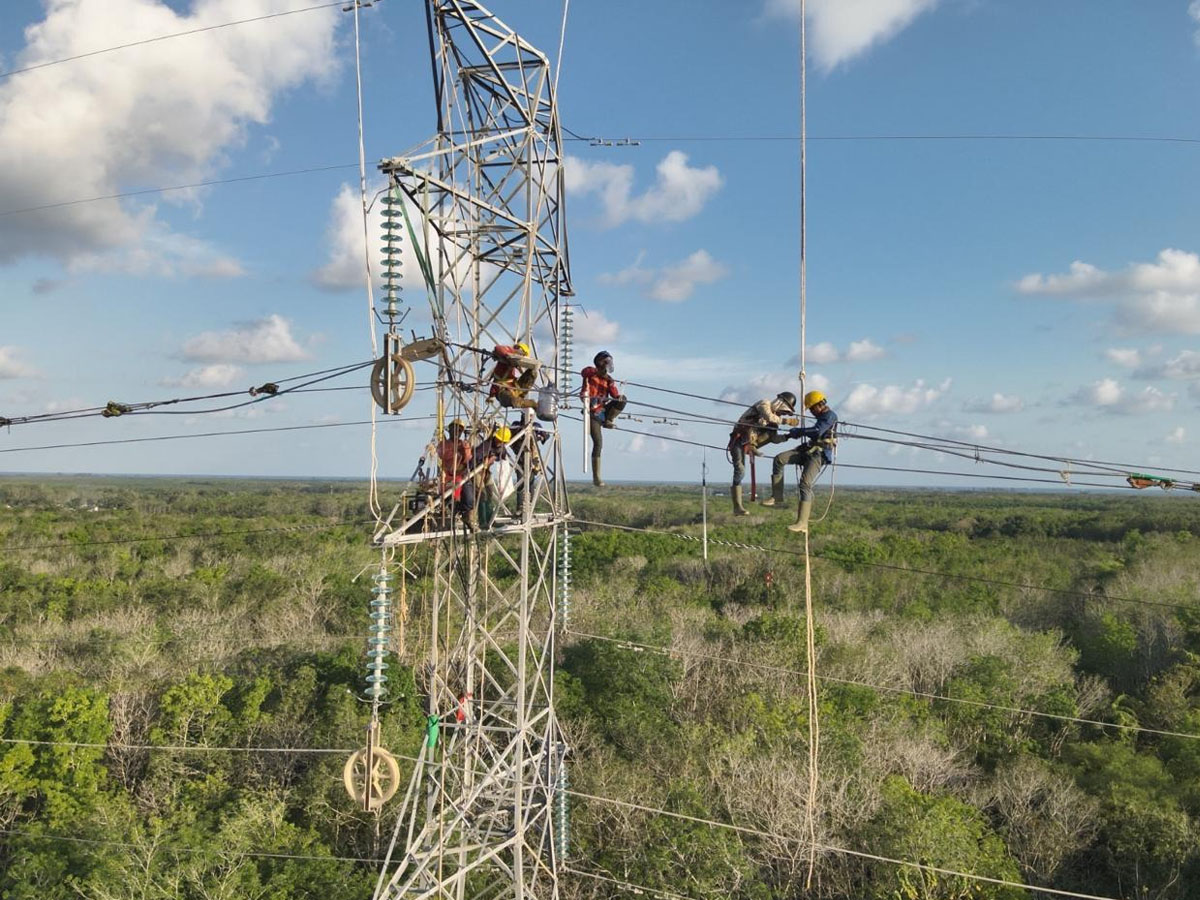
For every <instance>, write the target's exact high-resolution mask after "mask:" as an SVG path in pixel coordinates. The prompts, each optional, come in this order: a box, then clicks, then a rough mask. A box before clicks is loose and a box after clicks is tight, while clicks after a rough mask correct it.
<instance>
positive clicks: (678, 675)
mask: <svg viewBox="0 0 1200 900" xmlns="http://www.w3.org/2000/svg"><path fill="white" fill-rule="evenodd" d="M698 499H699V498H698V496H697V495H696V493H695V492H693V491H686V492H685V491H684V490H682V489H675V488H669V489H650V488H608V489H605V491H604V492H601V493H596V492H586V491H580V492H579V493H577V494H575V495H574V496H573V503H574V509H575V513H576V515H577V516H579V517H580V518H582V519H588V520H596V521H602V522H609V523H615V524H625V525H632V526H635V527H646V528H651V529H657V530H661V531H672V530H678V531H684V532H687V533H690V534H696V533H697V527H696V525H697V523H698V521H699V503H698ZM822 499H823V498H822ZM366 507H367V504H366V492H365V489H364V488H363V487H361V486H359V485H354V484H348V483H334V484H330V483H322V484H298V483H297V484H293V483H283V482H255V483H249V482H247V483H243V482H236V481H193V482H185V481H182V480H179V481H171V480H144V481H135V480H99V479H97V480H75V481H68V480H64V481H61V482H48V481H45V480H42V481H38V480H33V479H28V478H9V479H5V480H3V481H0V547H3V548H4V553H3V555H2V556H0V737H3V738H4V739H5V743H3V744H0V897H4V898H33V897H37V898H46V900H54V898H67V897H87V898H118V897H138V898H146V900H151V898H168V897H170V898H176V897H181V898H206V900H207V898H235V897H237V898H243V897H262V898H278V900H285V898H299V897H321V898H324V900H340V898H347V900H348V898H364V897H369V896H370V895H371V891H372V888H373V887H374V880H375V877H376V875H377V873H378V864H377V863H374V862H371V860H373V859H375V858H377V857H379V856H381V855H382V853H383V851H384V849H386V843H387V840H388V839H389V838H390V833H391V826H392V821H393V819H392V818H391V817H392V816H394V815H395V814H396V810H395V808H394V807H395V806H396V805H398V804H396V803H395V802H394V803H393V804H391V805H389V807H388V808H385V810H384V812H383V814H382V815H381V816H380V817H379V819H378V821H377V819H376V817H375V816H372V815H368V814H364V813H361V812H358V811H356V810H355V809H354V807H353V804H352V803H351V802H350V801H349V799H348V798H347V797H346V795H345V792H344V790H343V788H342V786H341V780H340V773H341V767H342V764H343V762H344V761H345V757H346V754H345V753H340V752H339V753H326V754H317V753H277V752H262V751H261V750H255V749H253V748H345V749H347V750H348V749H349V748H355V747H358V746H360V745H361V743H362V740H363V734H364V729H365V726H366V723H367V718H368V712H369V710H368V708H367V706H366V705H365V704H364V703H362V702H361V701H360V700H359V699H358V698H357V696H356V695H357V693H358V692H359V691H360V690H361V687H362V676H363V667H362V653H363V649H364V646H365V629H366V620H367V612H366V610H367V601H368V600H369V588H368V585H367V584H365V583H364V582H363V580H359V581H357V582H355V581H354V579H355V576H356V575H358V573H359V572H360V571H361V570H362V569H363V567H364V566H366V565H367V564H369V563H370V562H371V561H372V560H374V559H375V558H376V555H375V553H374V552H373V551H371V550H370V549H369V548H368V547H367V546H366V540H365V537H366V535H367V533H368V530H369V527H368V525H367V524H366V522H367V519H368V518H369V516H368V513H367V509H366ZM822 508H823V507H822V505H821V504H820V503H819V504H818V512H820V510H821V509H822ZM713 520H714V525H713V527H712V528H711V530H710V534H711V536H712V537H715V538H719V539H726V540H733V541H743V542H749V543H753V544H758V545H762V546H767V547H776V548H781V549H782V550H785V551H795V550H797V549H799V547H800V546H801V545H800V544H798V543H797V540H796V537H795V536H794V535H792V534H790V533H789V532H787V531H786V530H785V529H784V524H785V523H786V522H787V521H789V519H788V516H787V514H786V513H772V512H769V511H766V510H764V511H762V512H761V513H756V514H755V515H754V516H752V517H751V518H750V519H748V520H740V521H738V522H736V523H735V522H734V521H733V520H731V519H729V518H728V516H727V513H725V512H724V510H723V508H722V510H721V511H720V512H719V513H717V514H716V515H715V516H714V517H713ZM812 547H813V551H814V553H815V554H816V556H817V559H816V560H815V561H814V564H813V572H812V576H813V590H814V596H815V598H816V606H817V623H818V633H817V643H818V656H817V664H818V671H819V673H820V674H821V675H822V676H823V679H824V680H823V681H822V682H821V692H820V702H821V706H820V733H821V770H820V792H819V802H818V806H817V829H818V840H819V841H820V843H821V844H822V845H825V846H826V847H832V848H843V849H848V850H853V851H865V852H868V853H871V854H875V855H877V856H883V857H891V858H897V859H905V860H912V861H919V862H922V863H926V864H928V865H930V866H934V867H938V868H942V869H948V870H955V871H962V872H970V873H977V874H981V875H987V876H989V877H991V878H995V879H999V880H1002V881H1014V882H1027V883H1034V884H1040V885H1047V886H1053V887H1058V888H1062V889H1067V890H1074V891H1082V892H1087V893H1094V894H1100V895H1104V896H1110V897H1122V898H1125V897H1128V898H1132V897H1138V898H1143V897H1147V898H1163V900H1168V898H1187V897H1191V896H1195V895H1196V891H1197V888H1196V887H1195V885H1197V884H1200V849H1198V841H1197V838H1198V837H1200V834H1198V832H1200V827H1198V824H1197V823H1198V822H1200V765H1198V763H1200V739H1197V738H1193V737H1190V736H1189V735H1192V734H1196V735H1200V597H1197V584H1198V579H1200V555H1198V550H1200V498H1195V497H1192V496H1190V495H1162V494H1158V493H1156V494H1155V495H1145V494H1120V495H1106V496H1097V495H1081V494H1069V493H1044V494H1036V495H1033V494H990V493H968V492H963V493H951V492H917V491H892V492H883V491H853V490H845V489H842V488H839V489H838V496H837V498H836V502H835V504H834V506H833V508H832V510H831V511H830V512H829V514H828V517H827V518H826V519H825V520H824V521H821V522H819V523H818V524H817V525H815V526H814V536H813V540H812ZM572 549H573V551H574V553H573V557H574V563H575V570H576V585H577V590H576V593H575V597H574V602H573V605H572V612H571V620H570V622H569V629H570V630H569V631H568V632H567V633H566V634H565V635H564V636H563V640H562V645H561V654H560V657H561V666H560V670H559V673H558V697H559V702H560V709H559V713H560V717H561V719H562V721H563V725H564V728H565V730H566V732H567V734H568V737H569V740H570V742H571V745H572V748H573V752H572V757H571V759H572V783H573V786H574V787H575V788H577V789H578V790H579V791H581V792H582V793H585V794H592V795H596V796H603V797H609V798H616V799H621V800H626V801H633V802H635V803H637V804H639V805H642V806H647V807H652V808H660V809H667V810H670V811H672V812H676V813H680V814H682V815H685V816H692V817H695V818H699V819H711V820H718V821H722V822H735V823H737V824H739V825H741V826H744V828H745V829H746V830H743V831H734V830H728V829H717V828H712V827H709V826H707V825H703V824H700V823H697V822H694V821H688V820H687V819H684V818H671V817H664V816H662V815H658V814H656V813H652V812H647V811H643V810H637V809H632V808H628V807H618V806H614V805H612V804H605V803H600V802H594V801H589V802H584V801H582V800H577V801H576V802H575V803H574V810H573V821H572V824H573V841H572V848H571V852H572V858H571V861H570V864H571V866H572V867H574V868H578V869H580V870H583V871H590V872H594V873H599V874H603V875H606V876H609V877H612V878H615V879H617V880H618V881H620V880H627V881H628V882H631V883H634V884H638V885H644V886H646V887H649V888H657V889H661V890H668V891H673V892H675V893H677V894H681V895H684V896H687V897H693V898H697V900H699V898H718V897H720V898H724V897H736V898H747V900H768V898H791V897H799V896H818V897H826V898H858V897H871V898H925V897H928V898H967V897H972V898H974V897H979V898H992V897H995V898H1009V897H1019V896H1026V893H1025V892H1024V891H1022V890H1020V889H1018V888H1012V887H1005V886H1002V885H996V884H988V883H983V882H973V881H967V880H964V879H961V878H956V877H954V876H951V875H942V874H934V873H932V872H930V871H928V870H917V869H913V868H904V867H899V866H896V865H894V864H890V863H884V862H879V861H874V860H870V859H865V858H863V857H858V856H853V855H848V854H844V853H839V852H836V851H833V850H828V851H825V852H822V853H821V854H820V855H819V856H818V862H817V872H816V880H815V882H814V885H813V888H812V890H811V891H806V890H805V888H804V878H805V874H806V865H807V858H806V852H805V849H806V848H805V844H804V841H803V838H804V831H803V823H804V817H805V811H806V804H807V791H808V784H807V738H808V724H809V723H808V713H807V700H806V694H805V682H804V676H803V670H804V668H805V665H806V659H805V628H804V612H803V559H802V557H801V556H798V555H796V554H795V553H794V552H779V553H770V554H764V553H762V552H756V551H748V550H744V549H739V548H733V547H728V546H724V545H720V544H713V545H712V546H710V558H709V560H708V561H707V562H706V561H704V560H703V559H702V558H701V550H700V546H699V544H697V543H694V542H685V541H681V540H679V539H677V538H676V537H673V536H671V535H667V534H650V533H636V532H622V531H613V530H607V529H598V528H596V529H593V528H586V529H584V532H583V533H581V534H578V535H576V536H574V537H573V538H572ZM913 570H920V571H919V572H916V571H913ZM931 573H932V574H931ZM938 573H940V574H938ZM946 575H954V576H960V577H957V578H949V577H945V576H946ZM1043 588H1051V589H1054V590H1044V589H1043ZM419 614H420V610H419V609H416V608H414V610H413V615H414V616H417V617H419ZM584 635H594V637H585V636H584ZM648 648H661V649H664V650H667V651H669V652H659V651H658V650H655V649H648ZM406 649H407V653H406V654H405V656H404V657H403V658H402V660H401V662H402V663H407V664H408V665H407V666H406V665H398V666H394V667H393V670H392V671H393V673H394V674H396V675H397V680H396V682H394V687H395V688H396V691H395V694H394V699H395V702H393V703H392V704H390V705H389V706H387V707H386V711H385V714H384V722H383V740H384V743H385V745H386V746H388V747H389V748H391V749H393V750H394V751H395V752H396V753H397V754H400V755H407V754H412V753H413V752H414V750H415V749H416V748H417V747H418V746H419V742H420V740H421V726H422V716H421V710H420V700H419V692H418V690H417V688H416V684H415V682H414V680H413V674H412V672H413V670H412V668H411V665H412V664H413V663H414V662H415V657H416V656H417V655H418V653H416V652H414V647H413V646H409V647H408V648H406ZM929 695H937V696H936V697H931V696H929ZM945 698H953V699H945ZM955 701H970V702H966V703H964V702H955ZM996 707H1006V708H1008V709H997V708H996ZM1012 708H1024V709H1035V710H1040V711H1043V712H1047V713H1053V714H1055V715H1057V716H1063V717H1068V718H1076V719H1087V720H1092V721H1093V722H1096V723H1111V725H1112V726H1125V727H1104V726H1102V725H1100V724H1087V723H1081V722H1073V721H1068V720H1066V719H1063V718H1047V717H1032V716H1028V715H1026V714H1023V713H1018V712H1012V711H1010V710H1011V709H1012ZM1129 726H1137V727H1136V728H1132V727H1129ZM39 741H40V742H46V743H32V742H39ZM64 742H67V743H64ZM196 746H208V747H221V748H226V747H232V748H243V749H242V750H214V751H209V752H194V751H192V752H189V751H186V750H183V749H181V748H186V747H196ZM755 832H757V833H755ZM563 893H564V896H567V897H575V898H586V897H610V896H624V895H626V894H627V893H628V891H627V889H625V888H622V887H620V886H618V885H615V884H613V883H610V882H605V881H599V880H593V879H587V878H582V877H574V876H567V877H565V878H564V882H563Z"/></svg>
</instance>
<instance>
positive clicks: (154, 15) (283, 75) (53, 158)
mask: <svg viewBox="0 0 1200 900" xmlns="http://www.w3.org/2000/svg"><path fill="white" fill-rule="evenodd" d="M45 5H46V8H47V11H46V17H45V18H44V19H43V20H42V21H40V22H37V23H35V24H33V25H30V26H29V27H28V28H26V29H25V34H24V38H25V44H24V47H23V48H22V49H21V50H20V52H19V53H18V54H17V56H16V58H15V60H14V61H13V62H14V67H15V68H23V67H29V66H35V65H37V64H39V63H42V62H47V61H50V60H55V59H61V58H63V57H69V56H74V55H78V54H81V53H87V52H89V51H91V50H95V49H96V48H97V47H107V46H111V45H115V44H124V43H128V42H130V41H136V40H138V39H142V38H151V37H156V36H159V35H163V34H169V33H172V32H177V31H186V30H191V29H196V28H204V27H206V26H210V25H216V24H219V23H222V22H227V21H230V20H232V19H239V18H248V17H251V16H255V15H263V14H269V13H275V12H281V11H285V10H288V9H295V8H296V3H295V0H194V2H193V3H192V4H191V8H190V11H187V12H176V11H175V10H174V9H173V8H172V5H171V4H168V3H166V2H163V0H74V2H53V3H46V4H45ZM180 5H181V4H178V3H176V4H174V6H176V7H178V6H180ZM337 20H338V13H337V10H336V9H335V8H330V9H326V10H314V11H312V12H306V13H304V14H303V15H295V16H283V17H279V18H274V19H272V20H270V21H269V22H260V23H252V24H248V25H242V26H239V27H237V28H228V29H220V30H216V31H210V32H206V33H205V34H203V35H195V36H191V37H185V38H179V39H177V40H171V41H163V42H161V43H151V44H146V45H144V46H140V47H138V48H137V49H136V50H125V51H117V52H115V53H110V54H105V55H104V56H101V57H96V58H94V59H82V60H79V61H76V62H72V63H71V64H69V65H62V66H47V67H45V68H41V69H36V70H34V71H29V72H24V73H21V74H19V75H14V76H13V77H11V78H8V79H5V80H3V81H2V82H0V196H3V197H4V198H5V203H4V205H5V207H6V208H14V209H16V208H23V207H31V206H39V205H42V204H45V203H46V202H47V201H51V202H52V201H54V200H57V199H62V200H70V199H74V198H77V197H99V196H105V195H110V194H115V193H119V192H121V191H123V190H127V189H129V188H137V187H143V186H145V185H147V184H161V183H168V184H170V183H182V182H192V181H202V180H205V179H206V178H209V177H211V176H212V175H213V174H214V173H215V172H216V171H217V170H218V169H219V168H221V167H222V166H223V165H225V164H226V163H227V162H228V159H229V154H230V152H231V151H233V150H236V149H237V148H239V147H240V146H242V145H243V144H244V143H245V141H246V135H247V128H248V126H250V125H254V124H262V123H265V122H267V121H269V119H270V115H271V109H272V107H273V105H274V104H275V102H276V101H277V100H278V98H279V96H280V95H281V94H282V93H283V92H285V91H287V90H288V89H291V88H295V87H296V86H298V85H300V84H301V83H303V82H305V81H309V80H312V79H323V78H327V77H328V76H329V75H330V74H332V72H333V71H334V69H335V65H336V64H335V56H334V30H335V27H336V24H337ZM64 173H67V177H65V178H64V177H63V176H64ZM47 186H56V189H57V190H58V191H59V194H57V195H54V194H47ZM163 200H164V201H167V202H194V201H195V200H196V195H195V194H194V193H190V192H184V191H181V192H173V193H172V194H169V195H165V196H164V198H163ZM198 244H199V242H198V239H190V240H184V239H179V237H178V236H177V235H174V234H173V232H172V231H171V229H170V228H169V227H168V226H167V225H166V224H165V223H164V222H163V221H162V219H161V218H160V217H159V211H158V208H157V207H156V206H154V205H147V204H145V203H142V202H138V201H136V200H132V199H126V200H105V201H100V202H96V203H85V204H79V205H76V206H70V207H60V208H57V209H49V210H43V211H39V212H32V213H26V214H22V215H19V216H8V217H5V218H3V219H0V263H9V262H13V261H15V260H17V259H20V258H22V257H25V256H32V255H42V256H50V257H53V258H56V259H59V260H61V261H63V262H66V263H68V264H71V265H74V266H76V267H81V268H106V267H107V268H118V269H121V270H129V271H140V272H164V271H165V272H167V273H169V274H217V275H229V274H235V273H236V272H235V267H236V266H237V264H236V261H234V260H232V259H230V258H228V257H226V256H224V255H223V254H221V253H220V252H218V251H216V250H213V249H212V248H208V247H206V246H205V247H202V246H198ZM148 256H152V257H154V258H155V259H154V261H153V262H151V261H150V260H148V259H147V257H148Z"/></svg>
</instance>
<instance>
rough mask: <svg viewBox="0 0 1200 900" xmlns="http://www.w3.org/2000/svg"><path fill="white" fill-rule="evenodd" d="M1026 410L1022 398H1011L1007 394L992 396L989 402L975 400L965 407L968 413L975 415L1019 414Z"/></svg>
mask: <svg viewBox="0 0 1200 900" xmlns="http://www.w3.org/2000/svg"><path fill="white" fill-rule="evenodd" d="M1024 408H1025V403H1024V401H1022V400H1021V398H1020V397H1010V396H1007V395H1005V394H1001V393H995V394H992V396H991V398H990V399H988V400H975V401H972V402H970V403H967V404H965V405H964V406H963V409H964V410H965V411H966V412H974V413H1018V412H1020V411H1021V410H1022V409H1024Z"/></svg>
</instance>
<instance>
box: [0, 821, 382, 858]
mask: <svg viewBox="0 0 1200 900" xmlns="http://www.w3.org/2000/svg"><path fill="white" fill-rule="evenodd" d="M0 834H10V835H14V836H17V837H25V838H29V839H31V840H35V841H53V842H63V843H68V844H90V845H93V846H98V847H124V848H126V849H127V850H144V849H147V848H145V847H143V846H142V845H140V844H132V843H129V842H128V841H102V840H99V839H97V838H81V837H75V836H73V835H67V834H42V833H39V832H36V831H22V830H21V829H19V828H0ZM149 849H151V851H152V852H153V853H172V854H181V853H212V849H211V848H205V847H172V846H168V845H163V844H155V845H154V847H152V848H149ZM225 852H226V853H227V854H230V855H234V856H248V857H251V858H252V859H299V860H311V861H313V862H329V861H333V862H359V863H381V862H383V859H379V858H375V857H371V856H331V855H326V856H306V855H304V854H300V853H267V852H265V851H261V850H228V849H226V851H225Z"/></svg>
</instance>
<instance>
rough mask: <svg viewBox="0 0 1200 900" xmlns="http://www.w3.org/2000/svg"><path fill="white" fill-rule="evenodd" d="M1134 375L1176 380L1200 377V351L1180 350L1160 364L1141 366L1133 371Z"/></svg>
mask: <svg viewBox="0 0 1200 900" xmlns="http://www.w3.org/2000/svg"><path fill="white" fill-rule="evenodd" d="M1134 376H1135V377H1137V378H1173V379H1176V380H1190V379H1193V378H1200V353H1197V352H1196V351H1195V350H1182V351H1180V352H1179V353H1178V354H1177V355H1176V356H1173V357H1171V358H1170V359H1168V360H1167V361H1166V362H1164V363H1162V364H1160V365H1155V366H1143V367H1142V368H1140V369H1138V370H1137V371H1136V372H1135V373H1134Z"/></svg>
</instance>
